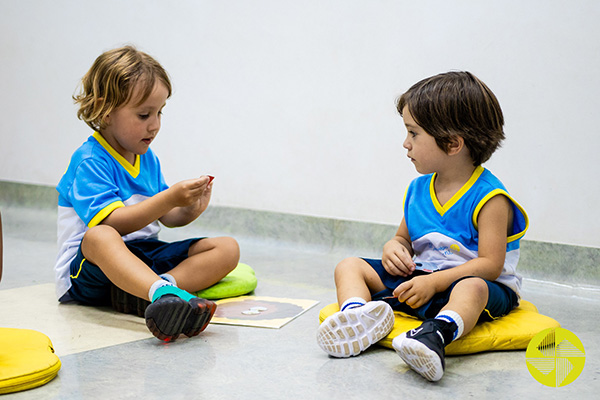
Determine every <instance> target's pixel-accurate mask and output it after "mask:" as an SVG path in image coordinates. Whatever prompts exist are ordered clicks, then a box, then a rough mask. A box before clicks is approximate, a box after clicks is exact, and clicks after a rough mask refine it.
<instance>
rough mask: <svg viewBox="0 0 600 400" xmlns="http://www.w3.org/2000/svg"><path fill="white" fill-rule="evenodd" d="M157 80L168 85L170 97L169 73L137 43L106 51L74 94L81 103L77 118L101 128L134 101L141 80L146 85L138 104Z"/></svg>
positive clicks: (142, 89) (141, 90)
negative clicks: (117, 109) (137, 45)
mask: <svg viewBox="0 0 600 400" xmlns="http://www.w3.org/2000/svg"><path fill="white" fill-rule="evenodd" d="M157 80H158V81H160V82H162V83H163V84H164V85H165V86H166V88H167V90H168V96H169V97H170V96H171V91H172V87H171V81H170V80H169V75H168V74H167V72H166V71H165V70H164V68H163V67H162V66H161V65H160V64H159V63H158V61H156V60H155V59H154V58H152V57H151V56H149V55H148V54H146V53H144V52H141V51H139V50H137V49H136V48H135V47H133V46H124V47H120V48H117V49H113V50H109V51H107V52H104V53H102V54H101V55H100V56H99V57H98V58H96V61H94V64H93V65H92V67H91V68H90V70H89V71H88V72H87V73H86V74H85V75H84V77H83V78H82V79H81V90H80V92H79V94H76V95H74V96H73V100H75V103H76V104H79V110H78V111H77V118H79V119H81V120H83V121H85V123H86V124H88V125H89V126H90V127H91V128H92V129H94V130H97V131H100V130H102V129H104V128H105V127H106V124H105V122H104V119H105V117H106V116H107V115H108V114H110V112H111V111H113V110H114V109H116V108H119V107H121V106H122V105H124V104H127V103H128V102H129V101H130V100H131V97H132V95H133V89H134V88H135V87H136V85H137V84H138V83H140V84H141V85H142V86H141V87H140V93H141V95H140V98H139V100H138V101H139V103H138V104H142V103H143V102H144V101H146V99H147V98H148V96H150V94H151V93H152V90H153V89H154V85H155V84H156V81H157Z"/></svg>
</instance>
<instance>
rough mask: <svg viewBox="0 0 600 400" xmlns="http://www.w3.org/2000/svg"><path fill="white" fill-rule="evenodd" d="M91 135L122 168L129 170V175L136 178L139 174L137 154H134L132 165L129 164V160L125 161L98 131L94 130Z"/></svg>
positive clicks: (138, 157)
mask: <svg viewBox="0 0 600 400" xmlns="http://www.w3.org/2000/svg"><path fill="white" fill-rule="evenodd" d="M93 136H94V139H96V140H97V141H98V143H100V145H101V146H102V147H104V149H105V150H106V151H108V153H109V154H110V155H111V156H112V157H113V158H114V159H115V160H117V162H118V163H119V164H121V166H122V167H123V168H125V170H126V171H127V172H129V175H131V176H133V177H134V178H137V176H138V175H139V174H140V156H139V154H136V155H135V162H134V163H133V165H131V164H130V163H129V161H127V160H126V159H125V157H123V156H122V155H120V154H119V153H118V152H117V151H116V150H115V149H113V147H112V146H111V145H110V144H109V143H108V142H107V141H106V139H104V137H103V136H102V135H101V134H100V132H94V134H93Z"/></svg>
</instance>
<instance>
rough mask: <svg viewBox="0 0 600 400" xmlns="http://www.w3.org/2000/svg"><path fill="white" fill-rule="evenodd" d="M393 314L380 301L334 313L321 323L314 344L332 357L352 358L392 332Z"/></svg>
mask: <svg viewBox="0 0 600 400" xmlns="http://www.w3.org/2000/svg"><path fill="white" fill-rule="evenodd" d="M393 327H394V311H393V310H392V307H390V305H389V304H388V303H386V302H383V301H370V302H368V303H367V304H365V305H364V306H361V307H356V308H350V309H347V310H345V311H338V312H336V313H335V314H333V315H330V316H329V317H327V318H326V319H325V321H323V323H322V324H321V325H320V326H319V329H318V331H317V343H319V346H320V347H321V348H322V349H323V351H325V352H326V353H327V354H329V355H331V356H333V357H350V356H356V355H358V354H360V353H362V352H363V351H365V350H366V349H367V348H369V347H370V346H371V345H372V344H375V343H377V342H378V341H380V340H381V339H383V338H384V337H386V336H387V335H388V333H390V332H391V331H392V328H393Z"/></svg>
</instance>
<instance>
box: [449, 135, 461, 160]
mask: <svg viewBox="0 0 600 400" xmlns="http://www.w3.org/2000/svg"><path fill="white" fill-rule="evenodd" d="M464 146H465V139H463V137H462V136H460V135H453V136H452V139H451V140H450V143H448V149H447V151H446V154H448V155H450V156H452V155H454V154H458V153H460V151H461V150H462V149H463V147H464Z"/></svg>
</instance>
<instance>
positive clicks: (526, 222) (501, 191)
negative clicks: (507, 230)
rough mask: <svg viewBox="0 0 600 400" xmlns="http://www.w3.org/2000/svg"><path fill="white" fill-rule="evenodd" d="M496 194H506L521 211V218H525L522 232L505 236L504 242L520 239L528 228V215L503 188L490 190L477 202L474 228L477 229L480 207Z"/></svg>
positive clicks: (474, 213)
mask: <svg viewBox="0 0 600 400" xmlns="http://www.w3.org/2000/svg"><path fill="white" fill-rule="evenodd" d="M498 195H503V196H506V197H507V198H508V199H509V200H510V201H511V202H512V203H513V204H514V205H515V206H517V208H518V209H519V210H520V211H521V214H523V218H525V228H524V229H523V231H522V232H517V233H515V234H514V235H511V236H509V237H507V238H506V243H510V242H514V241H515V240H518V239H521V238H522V237H523V235H525V232H526V231H527V229H528V228H529V217H528V216H527V213H526V212H525V209H524V208H523V207H521V205H520V204H519V203H517V202H516V201H515V199H513V198H512V197H510V195H509V194H508V193H507V192H506V191H505V190H503V189H495V190H492V191H491V192H489V193H488V194H487V195H486V196H485V197H484V198H483V199H481V201H480V202H479V204H477V207H475V211H474V212H473V226H474V227H475V229H476V230H479V226H478V224H477V218H478V217H479V212H480V211H481V209H482V208H483V206H484V205H485V204H486V203H487V202H488V201H489V200H490V199H491V198H492V197H494V196H498Z"/></svg>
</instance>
